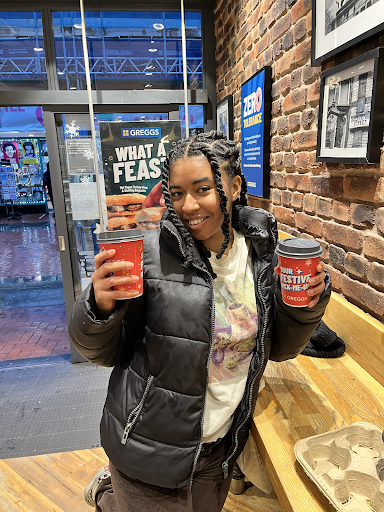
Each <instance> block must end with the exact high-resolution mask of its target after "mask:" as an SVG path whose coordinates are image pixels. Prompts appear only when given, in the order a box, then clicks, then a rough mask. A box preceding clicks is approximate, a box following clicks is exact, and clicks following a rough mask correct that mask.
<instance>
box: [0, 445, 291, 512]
mask: <svg viewBox="0 0 384 512" xmlns="http://www.w3.org/2000/svg"><path fill="white" fill-rule="evenodd" d="M106 463H107V457H106V455H105V453H104V450H103V449H102V448H94V449H92V450H78V451H74V452H63V453H54V454H48V455H36V456H33V457H21V458H14V459H4V460H0V512H90V511H91V508H90V507H89V506H88V505H86V503H85V502H84V498H83V490H84V488H85V487H86V486H87V484H88V483H89V481H90V479H91V478H92V476H93V474H94V473H95V471H96V470H97V469H99V468H100V467H101V466H103V465H104V464H106ZM246 487H247V489H246V491H245V492H244V494H241V495H239V496H234V495H233V494H231V493H230V494H229V495H228V499H227V501H226V503H225V506H224V508H223V512H282V509H281V507H280V504H279V502H278V500H277V498H276V496H275V495H265V494H264V493H263V492H262V491H260V490H258V489H257V488H255V487H254V486H252V485H251V484H250V483H249V482H248V483H247V485H246ZM149 512H150V511H149Z"/></svg>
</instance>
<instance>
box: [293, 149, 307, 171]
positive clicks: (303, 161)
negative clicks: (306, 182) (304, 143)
mask: <svg viewBox="0 0 384 512" xmlns="http://www.w3.org/2000/svg"><path fill="white" fill-rule="evenodd" d="M308 167H309V153H308V152H307V151H300V152H299V153H297V154H296V169H308Z"/></svg>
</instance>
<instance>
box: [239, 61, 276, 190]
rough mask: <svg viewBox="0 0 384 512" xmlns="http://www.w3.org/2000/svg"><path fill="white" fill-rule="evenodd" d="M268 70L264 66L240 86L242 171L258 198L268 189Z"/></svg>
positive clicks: (269, 101) (269, 103)
mask: <svg viewBox="0 0 384 512" xmlns="http://www.w3.org/2000/svg"><path fill="white" fill-rule="evenodd" d="M268 71H269V69H268V68H263V69H262V70H261V71H260V72H259V73H257V74H256V75H255V76H254V77H252V78H251V79H250V80H248V81H247V82H246V83H245V84H243V86H242V155H241V156H242V170H243V173H244V176H245V178H246V181H247V186H248V193H250V194H253V195H256V196H261V197H262V196H263V195H264V196H265V195H266V190H268V188H269V180H268V177H269V165H268V164H269V139H270V135H269V128H270V105H271V99H270V97H271V96H270V80H267V82H269V84H268V85H267V86H266V78H269V76H270V71H269V72H268ZM266 74H268V75H269V76H268V77H267V76H266ZM266 116H267V117H266ZM266 179H267V180H268V181H267V182H266Z"/></svg>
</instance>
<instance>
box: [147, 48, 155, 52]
mask: <svg viewBox="0 0 384 512" xmlns="http://www.w3.org/2000/svg"><path fill="white" fill-rule="evenodd" d="M148 51H149V52H157V48H148Z"/></svg>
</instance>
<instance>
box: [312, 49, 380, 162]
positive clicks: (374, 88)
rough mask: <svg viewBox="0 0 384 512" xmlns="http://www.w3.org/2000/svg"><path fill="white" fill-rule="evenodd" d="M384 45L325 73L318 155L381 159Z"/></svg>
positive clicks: (334, 158)
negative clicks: (383, 47)
mask: <svg viewBox="0 0 384 512" xmlns="http://www.w3.org/2000/svg"><path fill="white" fill-rule="evenodd" d="M383 58H384V49H382V48H375V49H374V50H372V51H370V52H367V53H364V54H363V55H360V56H359V57H355V58H354V59H351V60H349V61H347V62H345V63H343V64H340V65H339V66H335V67H333V68H331V69H329V70H327V71H325V72H323V73H322V74H321V82H320V106H319V123H318V134H317V151H316V159H317V160H318V161H321V162H339V163H357V164H368V163H378V162H379V161H380V148H381V146H382V137H383V124H384V95H383V93H382V91H383V87H384V65H383Z"/></svg>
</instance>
